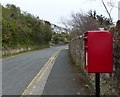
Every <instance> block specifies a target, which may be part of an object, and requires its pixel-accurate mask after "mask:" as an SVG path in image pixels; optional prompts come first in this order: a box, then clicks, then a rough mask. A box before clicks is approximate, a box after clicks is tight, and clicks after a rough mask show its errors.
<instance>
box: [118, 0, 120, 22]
mask: <svg viewBox="0 0 120 97" xmlns="http://www.w3.org/2000/svg"><path fill="white" fill-rule="evenodd" d="M118 20H120V1H119V2H118Z"/></svg>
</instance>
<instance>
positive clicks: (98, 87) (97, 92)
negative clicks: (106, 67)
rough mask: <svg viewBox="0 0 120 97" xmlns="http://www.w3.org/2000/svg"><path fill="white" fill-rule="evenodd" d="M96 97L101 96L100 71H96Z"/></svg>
mask: <svg viewBox="0 0 120 97" xmlns="http://www.w3.org/2000/svg"><path fill="white" fill-rule="evenodd" d="M95 79H96V80H95V85H96V97H100V73H95Z"/></svg>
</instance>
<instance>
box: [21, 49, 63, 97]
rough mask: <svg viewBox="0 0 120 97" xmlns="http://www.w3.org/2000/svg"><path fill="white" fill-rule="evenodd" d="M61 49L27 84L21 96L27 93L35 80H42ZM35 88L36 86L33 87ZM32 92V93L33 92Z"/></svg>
mask: <svg viewBox="0 0 120 97" xmlns="http://www.w3.org/2000/svg"><path fill="white" fill-rule="evenodd" d="M60 51H61V50H58V51H56V52H55V53H54V54H53V55H52V56H51V57H50V58H49V60H48V61H47V62H46V63H45V65H44V66H43V68H42V69H41V70H40V71H39V72H38V73H37V75H36V76H35V77H34V78H33V80H32V81H31V82H30V84H29V85H28V86H27V88H26V89H25V91H24V92H23V93H22V95H21V97H23V96H24V95H26V92H27V90H28V89H29V88H30V87H31V86H32V84H33V82H35V81H40V80H41V78H42V77H43V75H44V74H45V72H46V71H47V70H48V68H49V65H50V64H51V63H53V62H54V61H55V60H54V59H55V58H56V57H57V55H58V54H59V52H60ZM33 88H35V86H34V87H33ZM31 94H32V93H31Z"/></svg>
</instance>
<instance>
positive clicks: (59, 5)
mask: <svg viewBox="0 0 120 97" xmlns="http://www.w3.org/2000/svg"><path fill="white" fill-rule="evenodd" d="M105 1H109V0H105ZM114 1H115V6H116V7H117V6H118V3H117V2H118V1H120V0H114ZM0 3H1V4H2V5H5V4H7V3H9V4H15V5H16V6H17V7H20V9H21V10H22V11H27V12H28V13H31V14H33V15H35V16H39V18H40V19H43V20H47V21H50V22H51V23H54V24H57V25H60V26H62V23H61V18H66V19H69V18H70V15H71V13H72V12H79V11H80V10H82V11H83V12H88V11H89V10H96V11H97V14H103V15H104V16H106V17H108V15H107V14H106V11H105V9H104V7H103V5H102V3H101V2H100V1H99V0H1V1H0ZM112 18H113V20H114V22H116V21H117V20H118V8H113V10H112Z"/></svg>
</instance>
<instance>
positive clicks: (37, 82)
mask: <svg viewBox="0 0 120 97" xmlns="http://www.w3.org/2000/svg"><path fill="white" fill-rule="evenodd" d="M60 51H61V50H58V51H57V52H55V53H54V54H53V55H52V56H51V57H50V58H49V60H48V61H47V62H46V63H45V65H44V66H43V68H42V69H41V70H40V71H39V72H38V73H37V75H36V76H35V77H34V78H33V80H32V81H31V82H30V84H29V85H28V86H27V88H26V89H25V91H24V92H23V93H22V95H21V97H23V96H24V95H42V93H43V89H44V87H45V84H46V81H47V78H48V76H49V74H50V71H51V69H52V66H53V64H54V62H55V59H56V57H57V55H58V54H59V52H60Z"/></svg>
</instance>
